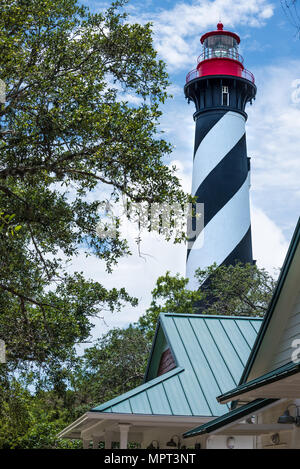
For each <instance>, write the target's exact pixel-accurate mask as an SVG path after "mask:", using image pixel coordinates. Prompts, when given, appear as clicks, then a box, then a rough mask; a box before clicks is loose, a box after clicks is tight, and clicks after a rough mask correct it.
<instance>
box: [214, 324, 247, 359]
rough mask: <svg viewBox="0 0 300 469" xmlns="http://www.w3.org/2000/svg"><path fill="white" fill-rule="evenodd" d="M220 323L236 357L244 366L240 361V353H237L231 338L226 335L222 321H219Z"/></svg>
mask: <svg viewBox="0 0 300 469" xmlns="http://www.w3.org/2000/svg"><path fill="white" fill-rule="evenodd" d="M220 325H221V327H222V329H223V331H224V332H225V335H226V337H227V338H228V340H229V342H230V343H231V345H232V348H233V349H234V351H235V353H236V355H237V357H238V359H239V360H240V362H241V364H242V365H243V367H244V366H245V365H244V363H243V362H242V359H241V357H240V354H239V353H238V351H237V350H236V348H235V346H234V345H233V343H232V340H231V339H230V337H229V335H228V334H227V332H226V329H225V327H224V326H223V324H222V321H220Z"/></svg>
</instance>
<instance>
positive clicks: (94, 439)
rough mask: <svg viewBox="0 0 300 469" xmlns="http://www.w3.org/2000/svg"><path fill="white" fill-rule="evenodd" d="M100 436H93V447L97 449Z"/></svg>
mask: <svg viewBox="0 0 300 469" xmlns="http://www.w3.org/2000/svg"><path fill="white" fill-rule="evenodd" d="M100 441H101V439H100V438H93V449H99V443H100Z"/></svg>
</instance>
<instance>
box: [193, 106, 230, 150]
mask: <svg viewBox="0 0 300 469" xmlns="http://www.w3.org/2000/svg"><path fill="white" fill-rule="evenodd" d="M227 112H228V111H227V110H226V111H216V112H212V111H210V112H209V113H208V114H207V115H205V118H204V119H203V115H202V116H201V117H200V118H198V119H197V120H196V130H195V145H194V158H195V155H196V152H197V150H198V147H199V145H200V143H201V142H202V140H203V139H204V137H205V136H206V135H207V134H208V132H209V131H210V130H211V129H212V128H213V127H214V126H215V125H216V124H217V122H218V121H219V120H220V119H221V118H222V117H223V116H224V115H225V114H226V113H227Z"/></svg>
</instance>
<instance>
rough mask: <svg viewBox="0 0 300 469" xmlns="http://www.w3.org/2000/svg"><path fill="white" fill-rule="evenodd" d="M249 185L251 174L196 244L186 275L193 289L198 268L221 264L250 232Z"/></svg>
mask: <svg viewBox="0 0 300 469" xmlns="http://www.w3.org/2000/svg"><path fill="white" fill-rule="evenodd" d="M249 184H250V174H249V175H248V177H247V179H246V180H245V182H244V184H243V186H242V187H241V188H240V190H239V191H238V192H237V193H236V194H235V195H234V196H233V197H232V198H231V199H230V201H229V202H228V203H227V204H226V205H225V206H224V207H223V208H222V209H221V210H220V211H219V212H218V213H217V214H216V215H215V217H214V218H212V219H211V220H210V222H209V223H208V224H207V226H206V227H205V228H204V230H203V233H200V234H199V235H198V237H197V239H196V241H195V243H194V244H193V247H192V249H191V252H190V254H189V256H188V259H187V263H186V277H187V278H189V284H188V287H189V288H190V289H191V290H197V288H199V283H198V282H197V281H196V279H195V277H194V274H195V271H196V269H199V268H200V269H205V268H206V267H208V266H209V265H212V264H213V263H214V262H216V263H217V265H221V264H222V263H223V262H224V261H225V259H227V258H228V257H229V256H230V254H231V253H232V252H233V251H234V250H235V248H236V246H238V245H239V243H240V242H241V241H242V240H243V239H244V238H245V236H246V235H247V233H248V232H249V229H250V207H249ZM204 210H205V208H204ZM233 260H235V259H233Z"/></svg>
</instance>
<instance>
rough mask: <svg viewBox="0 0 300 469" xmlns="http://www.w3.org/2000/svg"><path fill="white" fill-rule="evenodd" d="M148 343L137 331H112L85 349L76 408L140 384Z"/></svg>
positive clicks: (78, 379)
mask: <svg viewBox="0 0 300 469" xmlns="http://www.w3.org/2000/svg"><path fill="white" fill-rule="evenodd" d="M150 347H151V342H150V341H149V340H148V339H147V337H146V336H145V335H144V334H143V333H142V332H141V330H140V329H138V328H136V327H133V326H132V325H130V326H129V327H128V328H126V329H119V328H116V329H112V330H110V331H109V332H108V333H107V334H105V335H104V336H103V337H101V338H100V339H99V340H98V341H97V343H96V344H95V345H94V346H93V347H90V348H88V349H86V350H85V353H84V356H83V359H82V364H81V367H79V368H78V372H77V373H76V375H75V376H76V379H75V388H76V393H77V396H78V398H77V399H78V405H80V406H83V405H87V404H88V408H90V407H91V406H94V405H98V404H101V403H103V402H105V401H107V400H109V399H112V398H114V397H116V396H118V395H120V394H123V393H124V392H127V391H129V390H130V389H133V388H135V387H136V386H139V385H140V384H142V381H143V377H144V373H145V367H146V363H147V359H148V355H149V352H150Z"/></svg>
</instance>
